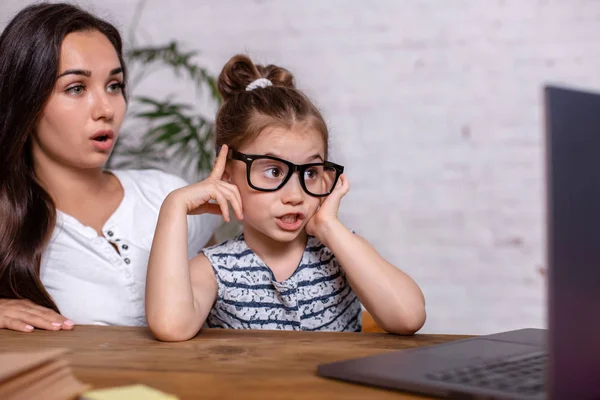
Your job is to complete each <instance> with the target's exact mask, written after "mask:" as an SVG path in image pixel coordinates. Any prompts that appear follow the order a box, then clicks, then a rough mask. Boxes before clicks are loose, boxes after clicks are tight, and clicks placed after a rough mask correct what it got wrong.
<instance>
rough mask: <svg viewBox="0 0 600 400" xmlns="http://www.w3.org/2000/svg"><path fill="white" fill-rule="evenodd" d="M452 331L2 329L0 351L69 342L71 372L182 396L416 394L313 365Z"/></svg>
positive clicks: (99, 382) (95, 381)
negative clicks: (321, 371)
mask: <svg viewBox="0 0 600 400" xmlns="http://www.w3.org/2000/svg"><path fill="white" fill-rule="evenodd" d="M464 337H465V336H456V335H415V336H408V337H403V336H396V335H389V334H384V333H364V332H363V333H334V332H331V333H329V332H290V331H241V330H222V329H205V330H202V331H201V332H200V333H199V334H198V335H197V336H196V337H195V338H193V339H191V340H189V341H186V342H179V343H164V342H159V341H157V340H155V339H153V337H152V336H151V334H150V332H149V331H148V329H147V328H134V327H103V326H77V327H76V328H75V329H74V330H73V331H58V332H48V331H43V330H36V331H34V332H31V333H19V332H13V331H7V330H0V349H1V350H2V351H32V350H36V349H47V348H66V349H69V350H70V352H69V353H68V354H67V359H68V360H69V362H70V363H71V366H72V368H73V371H74V373H75V375H76V376H77V377H78V378H79V379H80V380H81V381H82V382H84V383H90V384H92V385H93V387H94V388H102V387H112V386H120V385H129V384H135V383H142V384H146V385H148V386H151V387H153V388H156V389H159V390H162V391H165V392H167V393H172V394H175V395H177V396H179V398H180V399H195V398H203V399H223V398H235V399H242V398H243V399H265V398H269V399H279V398H281V399H291V398H293V399H317V400H318V399H367V398H368V399H392V398H394V399H416V398H421V397H418V396H413V395H407V394H402V393H399V392H393V391H388V390H382V389H376V388H370V387H365V386H359V385H353V384H348V383H343V382H338V381H334V380H329V379H325V378H321V377H319V376H317V375H316V368H317V365H318V364H320V363H327V362H334V361H339V360H344V359H347V358H354V357H363V356H369V355H374V354H381V353H384V352H389V351H393V350H397V349H408V348H413V347H419V346H425V345H430V344H436V343H444V342H448V341H452V340H458V339H462V338H464Z"/></svg>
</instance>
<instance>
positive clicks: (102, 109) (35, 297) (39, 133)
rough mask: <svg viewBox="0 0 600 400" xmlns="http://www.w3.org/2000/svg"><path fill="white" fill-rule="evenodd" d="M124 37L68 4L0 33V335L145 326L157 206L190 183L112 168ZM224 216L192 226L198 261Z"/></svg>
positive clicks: (121, 103)
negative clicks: (79, 326) (108, 165)
mask: <svg viewBox="0 0 600 400" xmlns="http://www.w3.org/2000/svg"><path fill="white" fill-rule="evenodd" d="M125 80H126V68H125V64H124V62H123V57H122V43H121V38H120V35H119V32H118V31H117V29H116V28H115V27H114V26H112V25H110V24H109V23H107V22H105V21H103V20H100V19H98V18H97V17H95V16H93V15H91V14H89V13H87V12H85V11H83V10H81V9H80V8H77V7H75V6H73V5H69V4H36V5H32V6H29V7H27V8H25V9H23V10H22V11H20V12H19V13H18V14H17V15H16V16H15V17H14V18H13V20H12V21H11V22H10V23H9V24H8V26H7V27H6V28H5V30H4V32H2V35H1V36H0V152H1V154H2V163H0V183H1V185H0V221H1V222H0V224H1V225H0V299H2V300H0V328H8V329H13V330H18V331H23V332H29V331H32V330H34V329H35V328H42V329H48V330H60V329H72V327H73V325H74V324H107V325H108V324H110V325H145V324H146V317H145V314H144V289H145V288H144V286H145V277H146V268H147V261H148V255H149V251H150V246H151V243H152V238H153V236H154V229H155V226H156V220H157V217H158V211H159V209H160V205H161V203H162V201H163V200H164V198H165V197H166V195H167V194H168V193H169V192H171V191H172V190H174V189H176V188H178V187H181V186H183V185H185V182H184V181H183V180H182V179H180V178H177V177H175V176H172V175H169V174H165V173H162V172H159V171H156V170H146V171H105V170H104V169H103V166H104V165H105V163H106V161H107V160H108V157H109V155H110V153H111V151H112V148H113V145H114V143H115V141H116V140H117V138H118V134H119V128H120V126H121V122H122V120H123V117H124V115H125V111H126V90H125V89H126V86H125ZM218 223H219V220H218V219H217V218H216V217H214V216H210V217H206V216H196V217H191V218H190V219H189V220H188V230H189V233H190V235H189V237H190V238H192V241H191V243H190V245H189V246H190V256H191V255H194V254H196V253H197V252H198V251H199V250H200V249H201V248H202V247H203V246H204V245H205V244H206V242H207V241H208V240H209V238H210V236H211V234H212V232H213V230H214V228H215V227H216V226H217V224H218Z"/></svg>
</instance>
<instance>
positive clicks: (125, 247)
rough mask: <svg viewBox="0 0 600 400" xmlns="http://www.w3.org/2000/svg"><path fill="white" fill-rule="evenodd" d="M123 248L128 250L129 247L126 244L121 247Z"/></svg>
mask: <svg viewBox="0 0 600 400" xmlns="http://www.w3.org/2000/svg"><path fill="white" fill-rule="evenodd" d="M121 247H122V248H123V250H127V249H128V248H129V246H127V245H126V244H124V245H123V246H121Z"/></svg>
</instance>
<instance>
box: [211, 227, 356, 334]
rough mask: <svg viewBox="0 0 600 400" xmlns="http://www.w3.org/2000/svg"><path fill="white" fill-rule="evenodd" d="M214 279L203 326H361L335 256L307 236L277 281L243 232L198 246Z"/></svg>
mask: <svg viewBox="0 0 600 400" xmlns="http://www.w3.org/2000/svg"><path fill="white" fill-rule="evenodd" d="M202 252H203V253H204V255H205V256H206V257H207V258H208V260H209V261H210V263H211V265H212V268H213V271H214V273H215V276H216V278H217V284H218V296H217V300H216V302H215V304H214V305H213V308H212V310H211V311H210V314H209V316H208V318H207V320H206V323H207V325H208V326H209V327H213V328H231V329H278V330H296V331H299V330H304V331H337V332H343V331H349V332H359V331H360V330H361V323H362V322H361V306H360V302H359V301H358V298H357V297H356V295H355V294H354V292H353V291H352V289H351V288H350V285H349V284H348V281H347V280H346V277H345V275H344V272H343V271H342V269H341V268H340V264H339V263H338V261H337V260H336V258H335V256H334V255H333V253H332V252H331V250H329V249H328V248H327V247H325V245H323V244H322V243H321V242H320V241H319V240H318V239H316V238H315V237H312V236H310V237H309V239H308V241H307V244H306V249H305V250H304V254H303V255H302V259H301V260H300V264H299V265H298V267H297V268H296V271H295V272H294V273H293V274H292V276H290V277H289V278H288V279H286V280H285V281H283V282H278V281H277V280H276V279H275V276H274V275H273V272H272V271H271V269H270V268H269V267H267V265H266V264H265V263H264V262H263V261H262V260H261V259H260V258H259V257H258V256H257V255H256V254H255V253H254V252H253V251H252V250H251V249H250V248H249V247H248V246H247V245H246V241H245V240H244V237H243V235H240V236H238V237H237V238H235V239H232V240H228V241H226V242H224V243H222V244H220V245H217V246H213V247H210V248H206V249H204V250H202Z"/></svg>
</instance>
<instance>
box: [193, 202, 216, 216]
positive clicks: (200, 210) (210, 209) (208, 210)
mask: <svg viewBox="0 0 600 400" xmlns="http://www.w3.org/2000/svg"><path fill="white" fill-rule="evenodd" d="M188 214H189V215H197V214H214V215H222V214H223V213H222V212H221V207H219V205H218V204H214V203H204V204H202V205H201V206H199V207H197V208H196V209H194V210H192V211H191V212H189V213H188Z"/></svg>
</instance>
